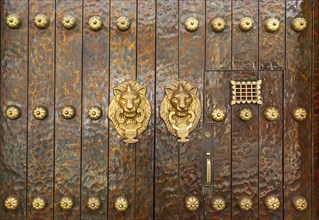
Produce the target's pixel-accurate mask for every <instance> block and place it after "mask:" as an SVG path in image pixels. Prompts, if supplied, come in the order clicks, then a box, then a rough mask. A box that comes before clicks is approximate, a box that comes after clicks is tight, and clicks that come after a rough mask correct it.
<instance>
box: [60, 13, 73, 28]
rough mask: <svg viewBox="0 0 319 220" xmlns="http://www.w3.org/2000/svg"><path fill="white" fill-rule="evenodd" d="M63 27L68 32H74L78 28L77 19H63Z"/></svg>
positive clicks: (70, 17)
mask: <svg viewBox="0 0 319 220" xmlns="http://www.w3.org/2000/svg"><path fill="white" fill-rule="evenodd" d="M62 25H63V27H64V28H65V29H67V30H72V29H73V28H75V26H76V19H75V17H73V16H71V15H65V16H63V18H62Z"/></svg>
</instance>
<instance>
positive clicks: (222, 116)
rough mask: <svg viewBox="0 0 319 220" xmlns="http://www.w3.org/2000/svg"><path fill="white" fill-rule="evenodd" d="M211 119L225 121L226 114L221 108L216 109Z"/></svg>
mask: <svg viewBox="0 0 319 220" xmlns="http://www.w3.org/2000/svg"><path fill="white" fill-rule="evenodd" d="M211 117H212V119H213V120H214V121H216V122H220V121H223V120H224V119H225V117H226V113H225V111H224V110H222V109H221V108H214V109H213V111H212V113H211Z"/></svg>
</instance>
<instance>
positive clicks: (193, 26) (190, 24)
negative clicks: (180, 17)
mask: <svg viewBox="0 0 319 220" xmlns="http://www.w3.org/2000/svg"><path fill="white" fill-rule="evenodd" d="M184 25H185V29H186V30H187V31H188V32H194V31H196V30H197V29H198V26H199V21H198V20H197V18H194V17H189V18H187V19H186V21H185V24H184Z"/></svg>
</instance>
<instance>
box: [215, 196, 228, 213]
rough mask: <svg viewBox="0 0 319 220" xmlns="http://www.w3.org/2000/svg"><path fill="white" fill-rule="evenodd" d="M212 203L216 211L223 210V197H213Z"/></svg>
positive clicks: (224, 206)
mask: <svg viewBox="0 0 319 220" xmlns="http://www.w3.org/2000/svg"><path fill="white" fill-rule="evenodd" d="M212 203H213V208H214V209H215V210H216V211H218V212H220V211H223V210H225V208H226V202H225V199H223V198H222V197H216V198H214V199H213V201H212Z"/></svg>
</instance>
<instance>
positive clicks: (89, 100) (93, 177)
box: [81, 0, 110, 219]
mask: <svg viewBox="0 0 319 220" xmlns="http://www.w3.org/2000/svg"><path fill="white" fill-rule="evenodd" d="M83 7H84V10H83V13H84V14H83V100H82V101H83V106H82V121H83V122H82V180H81V181H82V185H81V188H82V191H81V193H82V195H81V217H82V219H103V218H105V216H107V210H108V200H107V198H108V117H107V110H108V100H109V77H108V73H109V42H110V41H109V1H108V0H104V1H95V0H89V1H85V2H84V5H83ZM92 16H100V17H101V19H102V21H103V28H102V29H101V30H100V31H97V32H96V31H92V30H91V29H90V26H89V24H88V22H89V19H90V18H91V17H92ZM93 106H98V107H100V108H101V109H102V111H103V116H102V117H101V118H100V119H98V120H92V119H90V118H89V117H88V111H89V109H90V108H91V107H93ZM90 197H97V198H99V199H100V200H101V207H100V208H99V209H98V210H96V211H91V210H89V209H88V207H87V200H88V199H89V198H90Z"/></svg>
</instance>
